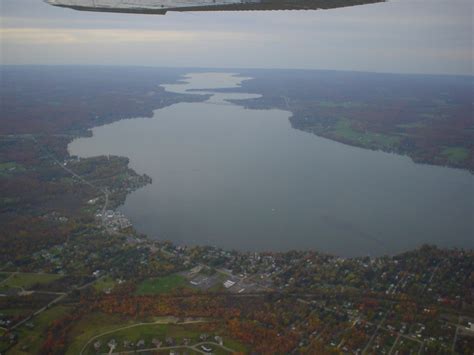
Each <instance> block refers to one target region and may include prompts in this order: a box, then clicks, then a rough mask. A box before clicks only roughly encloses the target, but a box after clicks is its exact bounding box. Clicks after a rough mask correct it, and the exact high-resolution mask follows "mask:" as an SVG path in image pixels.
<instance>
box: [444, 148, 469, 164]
mask: <svg viewBox="0 0 474 355" xmlns="http://www.w3.org/2000/svg"><path fill="white" fill-rule="evenodd" d="M441 154H442V155H444V156H445V157H447V158H448V159H449V161H450V162H452V163H454V164H456V163H462V162H463V161H464V160H466V159H467V158H469V150H467V149H466V148H461V147H447V148H444V149H443V150H442V152H441Z"/></svg>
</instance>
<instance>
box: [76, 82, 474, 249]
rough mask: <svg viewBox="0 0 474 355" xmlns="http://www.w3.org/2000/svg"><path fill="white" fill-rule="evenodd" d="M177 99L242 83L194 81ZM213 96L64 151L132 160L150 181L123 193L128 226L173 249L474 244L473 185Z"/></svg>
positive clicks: (280, 114)
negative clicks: (193, 91)
mask: <svg viewBox="0 0 474 355" xmlns="http://www.w3.org/2000/svg"><path fill="white" fill-rule="evenodd" d="M185 79H186V81H187V82H182V83H179V84H176V85H167V86H165V87H166V89H167V90H170V91H174V92H181V93H183V92H186V90H189V89H203V88H206V89H212V88H222V87H235V86H237V85H239V83H240V82H241V81H242V80H244V78H241V77H237V76H233V75H231V74H224V73H205V74H204V73H200V74H191V75H189V76H187V77H186V78H185ZM250 97H255V95H250V94H249V95H247V94H227V93H225V94H222V93H220V94H214V95H213V96H212V97H211V98H210V99H209V100H208V101H206V102H201V103H179V104H175V105H173V106H170V107H166V108H163V109H159V110H156V111H155V113H154V117H153V118H151V119H150V118H136V119H130V120H122V121H119V122H115V123H112V124H109V125H106V126H102V127H97V128H95V129H94V130H93V136H92V137H90V138H80V139H77V140H75V141H74V142H72V143H71V145H70V147H69V149H70V152H71V154H76V155H79V156H82V157H90V156H96V155H100V154H113V155H121V156H126V157H129V158H130V166H131V167H132V168H133V169H135V170H136V171H137V172H139V173H146V174H148V175H150V176H151V177H152V178H153V184H152V185H148V186H146V187H145V188H142V189H140V190H138V191H135V192H133V193H132V194H131V195H129V196H128V197H127V200H126V202H125V204H124V206H123V207H121V210H122V212H124V213H125V214H126V215H127V216H128V217H129V218H130V219H131V221H132V222H133V224H134V225H135V227H136V228H137V229H138V230H139V231H141V232H144V233H147V234H149V235H150V236H152V237H155V238H159V239H168V240H172V241H174V242H175V243H177V244H211V245H217V246H220V247H224V248H228V249H231V248H235V249H239V250H289V249H306V248H313V249H318V250H321V251H326V252H331V253H337V254H340V255H344V256H354V255H380V254H383V253H390V254H392V253H396V252H399V251H403V250H407V249H409V248H413V247H416V246H418V245H420V244H422V243H433V244H437V245H439V246H457V247H468V248H472V247H473V246H474V241H473V239H474V238H472V236H473V235H474V218H473V217H474V212H473V211H474V178H473V176H472V175H471V174H469V173H468V172H466V171H461V170H456V169H450V168H443V167H436V166H428V165H418V164H415V163H413V162H412V161H411V159H409V158H408V157H404V156H398V155H395V154H388V153H384V152H376V151H370V150H364V149H361V148H356V147H351V146H347V145H344V144H341V143H337V142H334V141H331V140H327V139H324V138H321V137H318V136H315V135H312V134H309V133H306V132H302V131H299V130H295V129H292V128H291V126H290V123H289V120H288V118H289V116H290V113H289V112H286V111H282V110H250V109H244V108H243V107H241V106H237V105H234V104H231V103H229V102H228V101H226V99H244V98H250Z"/></svg>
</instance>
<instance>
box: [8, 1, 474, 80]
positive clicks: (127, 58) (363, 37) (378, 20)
mask: <svg viewBox="0 0 474 355" xmlns="http://www.w3.org/2000/svg"><path fill="white" fill-rule="evenodd" d="M472 6H473V5H472V3H471V1H469V0H452V1H449V2H448V1H447V0H429V1H428V0H417V1H409V0H391V1H389V2H387V3H380V4H374V5H364V6H356V7H351V8H344V9H335V10H328V11H269V12H215V13H214V12H211V13H168V14H167V15H165V16H151V15H127V14H104V13H88V12H78V11H73V10H69V9H60V8H55V7H53V6H50V5H48V4H46V3H44V2H42V1H39V0H22V1H17V0H16V1H14V0H2V2H1V3H0V8H1V13H2V15H1V16H0V23H1V25H0V38H1V48H0V49H1V54H0V63H1V64H47V65H63V64H66V65H68V64H73V65H76V64H80V65H133V66H157V67H205V68H269V69H272V68H285V69H329V70H355V71H370V72H389V73H420V74H461V75H472V74H473V70H472V56H473V53H472V10H473V9H472Z"/></svg>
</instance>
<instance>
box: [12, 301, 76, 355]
mask: <svg viewBox="0 0 474 355" xmlns="http://www.w3.org/2000/svg"><path fill="white" fill-rule="evenodd" d="M70 312H71V308H70V307H66V306H55V307H52V308H50V309H48V310H46V311H44V312H42V313H41V314H39V315H38V316H36V317H35V318H33V319H32V320H31V321H30V322H28V323H26V324H23V325H22V326H21V327H19V328H18V329H17V331H16V333H17V334H18V340H19V341H18V343H17V344H16V345H15V346H14V347H13V348H12V349H10V351H9V352H8V353H9V354H25V355H26V354H37V353H39V350H40V348H41V345H42V344H43V341H44V339H45V333H46V332H47V329H48V327H49V326H50V325H51V322H52V321H53V320H55V319H59V318H61V317H63V316H65V315H66V314H68V313H70ZM27 324H28V325H29V326H28V325H27Z"/></svg>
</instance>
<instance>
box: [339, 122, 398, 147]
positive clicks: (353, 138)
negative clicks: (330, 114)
mask: <svg viewBox="0 0 474 355" xmlns="http://www.w3.org/2000/svg"><path fill="white" fill-rule="evenodd" d="M333 133H334V135H335V136H336V137H338V138H340V139H343V140H347V141H349V142H352V143H354V144H355V145H360V146H362V147H366V148H376V147H380V148H384V149H390V148H393V147H395V146H396V145H397V144H398V143H399V141H400V138H399V137H394V136H388V135H385V134H379V133H373V132H359V131H356V130H354V129H353V128H352V126H351V121H349V120H348V119H345V118H341V119H339V121H338V122H337V124H336V126H335V129H334V131H333Z"/></svg>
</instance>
